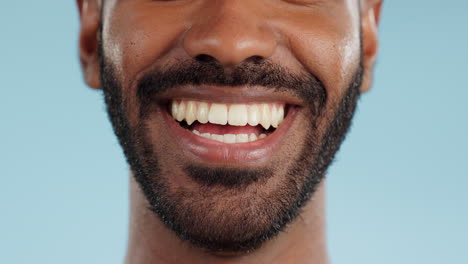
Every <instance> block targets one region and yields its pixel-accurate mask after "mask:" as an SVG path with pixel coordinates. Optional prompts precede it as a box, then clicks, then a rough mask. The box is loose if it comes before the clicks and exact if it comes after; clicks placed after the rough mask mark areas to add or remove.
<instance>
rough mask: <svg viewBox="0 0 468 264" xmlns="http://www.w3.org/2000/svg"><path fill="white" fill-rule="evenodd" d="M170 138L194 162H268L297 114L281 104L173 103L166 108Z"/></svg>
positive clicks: (189, 100)
mask: <svg viewBox="0 0 468 264" xmlns="http://www.w3.org/2000/svg"><path fill="white" fill-rule="evenodd" d="M166 112H167V114H166V115H165V116H166V118H165V119H166V120H165V121H166V122H167V123H168V128H169V129H170V130H171V132H170V134H171V135H174V136H175V137H176V138H177V140H176V141H177V143H178V144H179V145H180V147H181V148H182V149H183V152H184V153H185V154H188V155H189V156H191V157H193V158H195V159H196V160H197V161H200V162H203V163H206V162H215V163H220V162H221V163H232V162H235V163H244V164H245V163H250V162H259V161H262V160H266V159H269V158H270V157H271V156H272V155H273V154H274V153H275V152H276V151H277V150H278V147H279V146H280V145H281V144H280V143H281V142H282V141H283V138H285V137H286V133H287V131H288V130H289V128H290V127H291V125H292V121H293V117H294V116H295V113H296V112H297V107H296V106H295V105H291V104H287V103H284V102H279V101H276V102H261V101H259V102H255V103H220V102H212V101H201V100H195V99H173V100H170V102H169V105H168V106H167V111H166Z"/></svg>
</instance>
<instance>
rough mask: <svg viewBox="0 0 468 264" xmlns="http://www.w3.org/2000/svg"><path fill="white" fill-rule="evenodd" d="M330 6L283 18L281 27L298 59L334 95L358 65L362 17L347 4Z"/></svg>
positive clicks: (329, 93) (351, 76)
mask: <svg viewBox="0 0 468 264" xmlns="http://www.w3.org/2000/svg"><path fill="white" fill-rule="evenodd" d="M331 10H332V11H329V12H328V11H322V12H316V13H314V14H308V15H307V17H305V16H304V15H303V16H298V17H297V19H295V20H292V19H289V20H284V21H287V22H286V23H282V24H281V25H280V26H279V28H280V30H281V31H282V32H281V34H282V35H283V36H284V37H285V38H286V42H287V43H288V45H289V49H290V52H291V53H292V55H293V56H294V57H295V59H297V60H298V61H299V63H300V64H301V65H302V66H303V67H304V68H305V70H306V71H308V72H312V73H313V74H315V75H316V76H317V77H318V78H319V79H320V80H321V81H322V82H323V84H324V85H325V87H326V88H327V94H328V96H329V98H330V99H333V98H340V97H341V96H342V95H343V93H344V91H345V90H346V89H347V88H348V85H349V82H350V81H351V80H352V78H353V77H354V75H355V72H356V70H357V69H358V66H359V60H360V35H359V34H360V33H359V32H360V31H359V18H358V16H357V15H356V14H355V13H353V12H352V11H351V10H349V8H348V7H346V6H340V7H339V8H335V9H331ZM338 14H339V15H338Z"/></svg>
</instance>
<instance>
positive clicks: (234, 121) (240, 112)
mask: <svg viewBox="0 0 468 264" xmlns="http://www.w3.org/2000/svg"><path fill="white" fill-rule="evenodd" d="M228 118H229V119H228V123H229V124H230V125H233V126H245V125H247V121H248V120H247V119H248V116H247V105H245V104H233V105H231V107H230V108H229V117H228Z"/></svg>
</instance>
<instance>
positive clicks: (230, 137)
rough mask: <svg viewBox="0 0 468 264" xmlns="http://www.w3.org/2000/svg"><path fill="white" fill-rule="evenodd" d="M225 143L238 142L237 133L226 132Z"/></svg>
mask: <svg viewBox="0 0 468 264" xmlns="http://www.w3.org/2000/svg"><path fill="white" fill-rule="evenodd" d="M224 143H230V144H232V143H236V135H234V134H225V135H224Z"/></svg>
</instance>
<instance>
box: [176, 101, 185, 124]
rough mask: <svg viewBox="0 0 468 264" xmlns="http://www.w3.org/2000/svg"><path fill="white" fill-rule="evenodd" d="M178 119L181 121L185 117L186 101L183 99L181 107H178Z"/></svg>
mask: <svg viewBox="0 0 468 264" xmlns="http://www.w3.org/2000/svg"><path fill="white" fill-rule="evenodd" d="M176 119H177V121H179V122H181V121H182V120H184V119H185V102H184V101H181V102H180V104H179V108H178V109H177V116H176Z"/></svg>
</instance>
